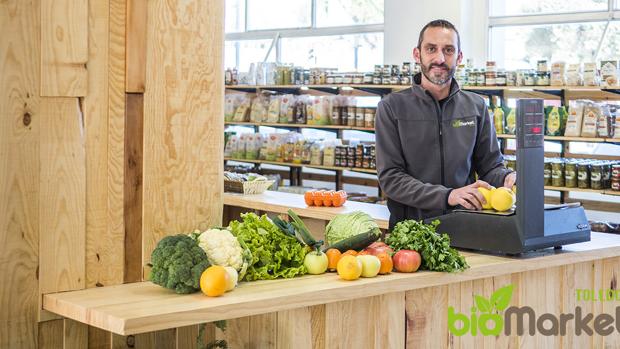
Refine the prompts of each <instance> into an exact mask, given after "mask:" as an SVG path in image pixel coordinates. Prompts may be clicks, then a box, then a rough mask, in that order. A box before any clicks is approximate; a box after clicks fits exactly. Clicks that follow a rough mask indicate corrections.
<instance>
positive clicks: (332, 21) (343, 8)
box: [316, 0, 383, 27]
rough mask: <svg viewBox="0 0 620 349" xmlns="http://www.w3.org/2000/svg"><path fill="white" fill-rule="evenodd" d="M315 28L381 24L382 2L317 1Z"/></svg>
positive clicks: (362, 0) (361, 0)
mask: <svg viewBox="0 0 620 349" xmlns="http://www.w3.org/2000/svg"><path fill="white" fill-rule="evenodd" d="M316 6H317V8H316V21H317V23H316V25H317V27H336V26H342V25H358V24H377V23H383V0H317V5H316Z"/></svg>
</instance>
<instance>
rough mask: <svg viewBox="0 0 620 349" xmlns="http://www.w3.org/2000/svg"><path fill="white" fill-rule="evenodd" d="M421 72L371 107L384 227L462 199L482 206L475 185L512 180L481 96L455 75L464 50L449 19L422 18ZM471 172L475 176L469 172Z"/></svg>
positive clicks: (464, 204)
mask: <svg viewBox="0 0 620 349" xmlns="http://www.w3.org/2000/svg"><path fill="white" fill-rule="evenodd" d="M413 55H414V58H415V60H416V61H417V62H418V63H419V64H420V66H421V68H422V73H420V74H417V75H416V76H414V78H413V81H414V82H413V85H412V87H411V88H409V89H406V90H403V91H400V92H396V93H392V94H390V95H388V96H387V97H386V98H384V99H383V100H382V101H381V102H380V103H379V107H378V110H377V121H376V137H377V172H378V176H379V183H380V186H381V188H382V189H383V191H384V193H385V194H386V196H387V198H388V208H389V210H390V229H391V228H392V227H394V225H395V224H396V223H398V222H399V221H402V220H405V219H424V218H429V217H434V216H438V215H441V214H444V213H446V212H447V211H448V210H450V209H452V208H454V207H456V206H462V207H464V208H467V209H472V210H480V209H481V208H482V205H483V204H484V203H485V200H484V197H483V196H482V195H481V193H480V192H479V191H478V189H477V188H478V187H486V188H490V185H492V186H496V187H499V186H502V185H503V186H506V187H510V188H511V187H512V186H513V184H514V183H515V180H516V173H514V172H511V171H510V170H508V169H506V168H505V167H504V165H503V164H502V160H503V156H502V154H501V152H500V150H499V146H498V143H497V138H496V135H495V130H494V128H493V124H492V123H491V120H490V118H489V114H488V111H487V107H486V105H485V103H484V100H483V99H482V98H481V97H480V96H478V95H476V94H475V93H471V92H466V91H461V90H460V89H459V86H458V84H457V83H456V81H455V80H454V78H453V77H454V72H455V70H456V66H457V65H458V64H459V63H460V62H461V60H462V58H463V54H462V52H461V43H460V37H459V33H458V31H457V30H456V28H455V27H454V25H452V24H451V23H450V22H448V21H446V20H435V21H432V22H430V23H428V24H427V25H426V26H424V28H422V31H421V32H420V36H419V39H418V46H417V47H416V48H414V49H413ZM475 174H477V175H478V177H479V178H480V180H478V181H476V180H475Z"/></svg>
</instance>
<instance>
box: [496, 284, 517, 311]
mask: <svg viewBox="0 0 620 349" xmlns="http://www.w3.org/2000/svg"><path fill="white" fill-rule="evenodd" d="M512 291H513V285H512V284H510V285H508V286H504V287H502V288H500V289H499V290H497V291H495V292H494V293H493V294H492V295H491V306H492V307H493V308H495V309H497V310H498V311H503V310H505V309H506V308H508V305H509V304H510V300H511V299H512Z"/></svg>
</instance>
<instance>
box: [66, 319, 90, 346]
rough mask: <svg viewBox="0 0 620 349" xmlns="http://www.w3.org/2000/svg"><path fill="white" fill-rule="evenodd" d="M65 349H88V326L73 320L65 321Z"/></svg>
mask: <svg viewBox="0 0 620 349" xmlns="http://www.w3.org/2000/svg"><path fill="white" fill-rule="evenodd" d="M63 322H64V349H82V348H87V347H88V325H85V324H83V323H81V322H77V321H74V320H71V319H64V320H63Z"/></svg>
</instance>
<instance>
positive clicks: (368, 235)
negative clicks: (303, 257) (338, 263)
mask: <svg viewBox="0 0 620 349" xmlns="http://www.w3.org/2000/svg"><path fill="white" fill-rule="evenodd" d="M380 237H381V231H380V230H379V229H374V228H373V229H370V230H369V231H367V232H364V233H361V234H357V235H354V236H351V237H348V238H346V239H344V240H340V241H338V242H336V243H334V244H332V245H331V246H328V247H327V248H325V249H324V250H323V251H327V250H328V249H330V248H335V249H337V250H338V251H340V252H346V251H348V250H355V251H359V250H361V249H364V248H366V247H368V245H370V244H372V243H373V242H375V241H377V240H379V238H380Z"/></svg>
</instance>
